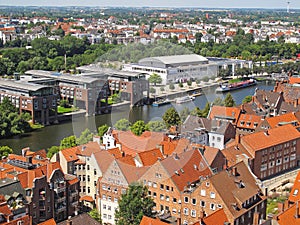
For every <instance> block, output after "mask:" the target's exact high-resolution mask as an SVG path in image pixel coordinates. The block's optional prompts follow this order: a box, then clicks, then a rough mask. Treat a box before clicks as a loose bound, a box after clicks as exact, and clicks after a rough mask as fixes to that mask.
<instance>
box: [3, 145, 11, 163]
mask: <svg viewBox="0 0 300 225" xmlns="http://www.w3.org/2000/svg"><path fill="white" fill-rule="evenodd" d="M11 153H13V150H12V149H11V148H10V147H8V146H0V160H1V159H2V157H7V156H8V155H9V154H11Z"/></svg>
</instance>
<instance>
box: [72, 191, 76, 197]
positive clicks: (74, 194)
mask: <svg viewBox="0 0 300 225" xmlns="http://www.w3.org/2000/svg"><path fill="white" fill-rule="evenodd" d="M70 196H71V197H76V196H78V191H74V192H71V193H70Z"/></svg>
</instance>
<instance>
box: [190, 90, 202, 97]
mask: <svg viewBox="0 0 300 225" xmlns="http://www.w3.org/2000/svg"><path fill="white" fill-rule="evenodd" d="M200 95H202V93H201V92H200V91H194V92H193V93H191V94H190V96H191V97H197V96H200Z"/></svg>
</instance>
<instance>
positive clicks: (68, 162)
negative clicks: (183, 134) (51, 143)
mask: <svg viewBox="0 0 300 225" xmlns="http://www.w3.org/2000/svg"><path fill="white" fill-rule="evenodd" d="M52 161H59V162H60V164H61V167H62V169H63V171H64V172H66V171H68V172H69V173H73V174H76V176H78V178H79V179H80V196H81V199H80V200H81V201H82V203H83V205H84V206H86V207H87V208H92V207H94V206H96V207H97V209H98V211H99V212H100V214H101V218H102V221H103V223H105V224H115V217H114V215H115V211H116V210H117V208H118V201H119V199H120V198H121V195H122V194H124V193H126V190H127V188H128V186H129V185H130V184H131V183H134V182H138V183H141V184H143V185H146V186H147V187H148V190H149V193H148V194H149V196H151V197H152V198H153V200H154V202H155V208H154V209H153V210H155V211H156V212H157V215H158V216H159V217H160V218H164V219H170V220H173V221H174V220H175V221H176V220H177V221H178V223H179V224H190V223H196V222H197V221H200V220H202V219H203V220H204V219H206V218H207V217H209V216H210V215H212V214H214V213H216V212H218V211H219V210H223V211H222V213H224V214H226V218H227V219H226V220H227V222H230V223H231V224H243V223H244V222H245V221H246V222H247V223H245V224H252V219H253V215H254V213H255V212H257V213H258V215H259V216H258V218H259V220H263V219H264V218H265V197H264V195H263V193H262V192H261V191H260V188H259V186H258V185H257V184H256V181H255V179H254V178H253V177H252V174H251V172H250V170H249V168H248V166H247V165H246V164H244V163H241V162H240V163H238V164H237V166H236V167H235V168H228V169H227V170H224V171H222V170H223V168H224V167H225V163H226V160H225V157H224V156H223V154H222V153H221V151H220V150H219V149H217V148H213V147H209V146H203V145H199V144H191V143H190V142H189V141H188V140H187V139H184V138H181V139H175V140H172V139H171V138H169V137H167V136H165V135H163V134H162V133H155V132H145V133H144V134H143V135H142V136H141V137H137V136H135V135H133V134H132V133H131V132H130V131H115V130H112V129H109V130H108V132H107V133H106V134H105V135H104V137H103V144H101V145H99V143H96V142H90V143H87V144H85V145H82V146H77V147H73V148H70V149H65V150H62V151H60V152H59V153H57V154H56V155H55V156H54V157H53V158H52ZM221 171H222V172H221ZM232 171H233V172H232ZM217 172H218V173H217ZM233 173H235V175H232V174H233ZM250 177H252V178H251V179H250ZM221 179H223V181H222V182H219V180H221ZM223 182H224V183H226V184H227V185H231V187H232V188H231V190H232V197H231V198H230V199H228V198H227V197H228V194H227V195H226V194H225V193H224V192H225V191H223V192H222V193H221V189H222V188H223V189H224V186H222V183H223ZM202 189H203V190H202ZM219 189H220V190H219ZM224 190H226V189H224ZM200 193H202V194H200ZM257 224H258V223H257Z"/></svg>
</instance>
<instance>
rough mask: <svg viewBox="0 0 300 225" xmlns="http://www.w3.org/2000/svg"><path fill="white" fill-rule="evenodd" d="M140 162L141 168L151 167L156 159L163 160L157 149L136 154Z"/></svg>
mask: <svg viewBox="0 0 300 225" xmlns="http://www.w3.org/2000/svg"><path fill="white" fill-rule="evenodd" d="M138 156H139V158H140V160H141V161H142V164H143V166H151V165H153V164H154V163H156V161H157V160H158V159H163V155H162V153H161V151H160V150H159V149H157V148H156V149H153V150H149V151H146V152H140V153H138Z"/></svg>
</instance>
